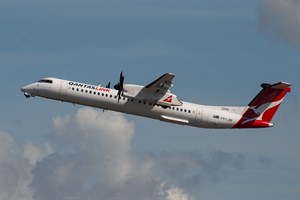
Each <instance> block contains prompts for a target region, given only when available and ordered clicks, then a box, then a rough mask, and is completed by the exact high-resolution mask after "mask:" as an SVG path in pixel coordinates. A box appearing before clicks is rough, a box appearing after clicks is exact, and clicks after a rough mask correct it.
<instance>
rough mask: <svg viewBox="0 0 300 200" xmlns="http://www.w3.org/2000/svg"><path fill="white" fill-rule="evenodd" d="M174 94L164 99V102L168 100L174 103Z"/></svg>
mask: <svg viewBox="0 0 300 200" xmlns="http://www.w3.org/2000/svg"><path fill="white" fill-rule="evenodd" d="M172 97H173V96H172V95H170V96H169V97H167V98H166V99H164V102H167V103H172Z"/></svg>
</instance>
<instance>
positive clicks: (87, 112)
mask: <svg viewBox="0 0 300 200" xmlns="http://www.w3.org/2000/svg"><path fill="white" fill-rule="evenodd" d="M133 138H134V124H133V123H132V122H130V121H128V120H126V118H125V117H124V116H123V115H122V114H120V113H115V112H109V111H107V112H104V113H103V112H102V111H101V110H96V109H92V108H81V109H79V110H78V111H77V112H76V114H75V115H66V116H57V117H54V118H53V131H52V132H51V133H50V134H49V135H47V142H46V143H42V144H40V145H37V144H34V143H33V142H26V143H25V144H24V145H19V144H17V142H16V140H15V139H14V138H13V137H12V136H11V135H10V134H8V133H2V134H1V141H3V143H5V146H4V148H5V149H6V151H4V156H2V155H1V163H4V172H5V174H7V176H5V177H4V182H5V187H3V188H2V190H1V193H3V192H4V193H3V194H4V195H3V194H1V195H3V196H4V197H7V198H4V199H9V198H26V199H44V198H48V199H162V200H189V199H193V196H194V195H193V194H199V189H200V190H201V188H203V187H205V186H208V185H211V184H216V183H218V182H220V181H222V180H224V178H226V177H227V176H228V174H230V173H232V172H234V171H236V170H240V169H243V168H244V166H245V162H246V155H243V154H234V153H228V152H223V151H220V150H211V151H208V152H199V151H183V152H182V151H180V152H160V153H152V152H143V153H141V152H139V153H138V154H136V152H134V149H132V145H131V142H132V139H133ZM1 178H2V177H1Z"/></svg>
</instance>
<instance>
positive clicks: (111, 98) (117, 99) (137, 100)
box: [21, 72, 291, 128]
mask: <svg viewBox="0 0 300 200" xmlns="http://www.w3.org/2000/svg"><path fill="white" fill-rule="evenodd" d="M174 77H175V74H172V73H166V74H164V75H162V76H161V77H159V78H158V79H156V80H154V81H153V82H151V83H149V84H148V85H146V86H141V85H135V84H125V83H124V76H123V72H121V74H120V78H119V82H118V83H117V84H116V85H114V89H112V88H110V83H108V84H107V85H106V87H101V86H95V85H91V84H85V83H80V82H76V81H68V80H63V79H58V78H43V79H41V80H39V81H38V82H35V83H32V84H29V85H26V86H24V87H23V88H22V89H21V91H22V92H24V95H25V97H27V98H29V97H34V96H39V97H44V98H48V99H54V100H59V101H63V102H70V103H73V104H80V105H85V106H91V107H96V108H101V109H103V110H113V111H117V112H123V113H128V114H133V115H139V116H143V117H148V118H153V119H157V120H160V121H165V122H171V123H175V124H181V125H189V126H194V127H201V128H264V127H272V126H273V124H272V123H271V120H272V118H273V116H274V114H275V113H276V111H277V109H278V108H279V106H280V104H281V102H282V101H283V99H284V97H285V95H286V94H287V93H288V92H290V91H291V89H290V87H291V84H289V83H286V82H279V83H275V84H267V83H263V84H261V87H262V90H261V91H260V92H259V93H258V95H257V96H256V97H255V98H254V99H253V100H252V101H251V102H250V103H249V104H248V106H244V107H238V106H208V105H200V104H194V103H189V102H185V101H181V100H179V99H178V98H177V96H176V95H175V94H173V93H171V92H170V90H169V89H170V87H171V86H172V81H173V79H174Z"/></svg>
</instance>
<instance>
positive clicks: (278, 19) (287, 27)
mask: <svg viewBox="0 0 300 200" xmlns="http://www.w3.org/2000/svg"><path fill="white" fill-rule="evenodd" d="M258 17H259V25H260V28H261V29H262V30H264V31H267V32H269V33H270V34H272V35H274V36H275V37H276V38H279V39H281V40H283V41H285V42H287V43H289V44H291V45H292V46H296V47H297V48H300V0H281V1H273V0H272V1H271V0H263V1H262V2H261V3H260V5H259V7H258Z"/></svg>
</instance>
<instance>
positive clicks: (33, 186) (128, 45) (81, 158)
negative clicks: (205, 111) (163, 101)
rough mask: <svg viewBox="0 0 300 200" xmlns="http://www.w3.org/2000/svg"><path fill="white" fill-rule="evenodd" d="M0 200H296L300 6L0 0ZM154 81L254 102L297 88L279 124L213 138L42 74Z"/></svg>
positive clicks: (198, 94)
mask: <svg viewBox="0 0 300 200" xmlns="http://www.w3.org/2000/svg"><path fill="white" fill-rule="evenodd" d="M0 13H1V14H0V16H1V24H0V34H1V35H0V70H1V71H0V76H1V77H0V79H1V80H0V86H1V90H0V92H1V93H0V95H1V98H0V100H1V102H0V106H1V107H0V108H1V115H0V128H1V129H0V150H1V153H0V200H15V199H22V200H44V199H51V200H67V199H68V200H69V199H84V200H96V199H97V200H98V199H99V200H102V199H105V200H106V199H114V200H115V199H125V200H127V199H145V200H146V199H159V200H160V199H162V200H228V199H230V200H250V199H251V200H252V199H256V200H270V199H272V200H277V199H278V200H281V199H285V200H298V199H300V155H299V154H300V153H299V152H300V137H299V133H300V125H299V120H300V107H299V103H300V95H299V91H300V88H299V85H300V57H299V56H300V55H299V52H300V38H299V36H300V1H299V0H294V1H289V0H278V1H268V0H259V1H256V0H253V1H248V0H242V1H236V0H228V1H219V0H215V1H208V0H203V1H168V0H166V1H135V0H130V1H129V0H124V1H121V0H119V1H114V0H112V1H95V0H85V1H83V0H75V1H69V0H62V1H49V0H41V1H36V0H30V1H17V0H10V1H8V0H1V1H0ZM120 71H123V73H124V75H125V82H126V83H135V84H141V85H146V84H148V83H150V82H152V81H153V80H155V79H156V78H158V77H159V76H161V75H162V74H164V73H167V72H171V73H175V74H176V77H175V79H174V80H173V85H174V86H173V87H172V88H171V91H172V92H173V93H175V94H176V95H177V96H178V98H179V99H181V100H183V101H189V102H193V103H199V104H205V105H206V104H207V105H236V106H246V105H247V104H248V103H249V102H250V101H251V99H252V98H253V97H254V96H255V95H256V94H257V93H258V92H259V90H260V86H259V85H260V84H261V83H265V82H267V83H276V82H279V81H286V82H289V83H291V84H292V92H291V93H289V94H288V95H287V97H286V99H285V100H284V102H283V103H282V105H281V107H280V108H279V111H278V112H277V115H276V116H275V117H274V119H273V123H274V127H272V128H267V129H247V130H211V129H201V128H194V127H188V126H180V125H175V124H169V123H164V122H160V121H157V120H152V119H147V118H142V117H137V116H131V115H127V114H121V113H116V112H112V111H105V112H103V111H102V110H100V109H95V108H89V107H84V106H80V105H75V106H74V105H72V104H69V103H62V102H59V101H52V100H47V99H42V98H39V97H35V98H29V99H26V98H25V97H24V95H23V94H22V93H21V91H20V88H21V87H22V86H24V85H26V84H29V83H32V82H34V81H37V80H39V79H40V78H42V77H58V78H63V79H67V80H74V81H78V82H84V83H90V84H93V85H99V84H101V85H106V84H107V83H108V82H111V83H112V84H115V83H117V82H118V77H119V73H120Z"/></svg>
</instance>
